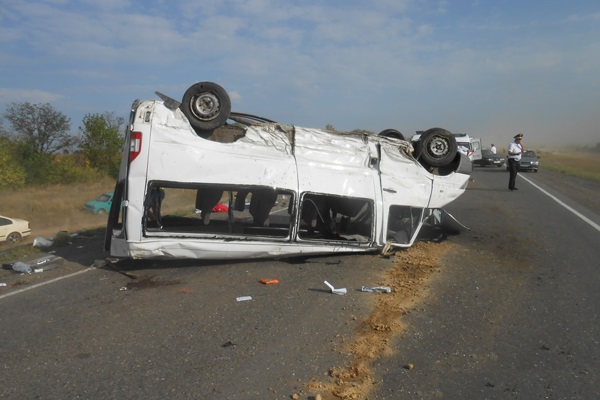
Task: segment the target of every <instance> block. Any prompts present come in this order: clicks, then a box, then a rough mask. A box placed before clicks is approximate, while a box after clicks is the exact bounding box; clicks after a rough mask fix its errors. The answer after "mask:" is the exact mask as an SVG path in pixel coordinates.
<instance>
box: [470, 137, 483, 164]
mask: <svg viewBox="0 0 600 400" xmlns="http://www.w3.org/2000/svg"><path fill="white" fill-rule="evenodd" d="M471 150H473V160H481V138H471Z"/></svg>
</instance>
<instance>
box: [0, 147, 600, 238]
mask: <svg viewBox="0 0 600 400" xmlns="http://www.w3.org/2000/svg"><path fill="white" fill-rule="evenodd" d="M541 165H542V168H547V169H549V170H553V171H556V172H560V173H563V174H567V175H571V176H577V177H580V178H584V179H588V180H593V181H596V182H600V154H592V153H575V152H572V153H554V152H543V153H541ZM114 184H115V182H114V180H112V179H109V178H104V179H100V180H98V181H96V182H92V183H86V184H77V185H50V186H45V187H31V188H25V189H21V190H18V191H16V190H10V189H3V190H2V191H0V215H6V216H8V217H13V218H22V219H26V220H28V221H29V222H30V224H31V228H32V233H31V237H30V238H28V239H27V241H26V243H27V242H31V241H32V240H33V238H35V237H37V236H43V237H49V236H54V235H55V234H56V233H57V232H58V231H61V230H64V231H68V232H77V231H80V230H84V229H89V228H97V227H103V226H105V225H106V215H93V214H90V213H87V212H84V211H83V205H84V203H85V202H87V201H90V200H93V199H95V198H97V197H98V196H99V195H100V194H101V193H103V192H107V191H112V190H113V188H114ZM180 192H181V193H180ZM189 193H191V192H190V191H187V192H186V191H183V190H180V191H178V190H176V189H170V192H169V193H168V195H167V196H168V198H169V199H171V201H168V202H166V203H167V204H165V206H166V208H165V211H167V212H169V211H170V212H172V211H174V210H176V209H178V208H179V207H184V205H189V204H192V205H193V197H190V196H191V195H190V194H189ZM223 201H225V199H223ZM187 209H189V210H190V211H191V208H190V207H189V206H188V207H187Z"/></svg>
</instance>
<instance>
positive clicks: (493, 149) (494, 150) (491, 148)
mask: <svg viewBox="0 0 600 400" xmlns="http://www.w3.org/2000/svg"><path fill="white" fill-rule="evenodd" d="M490 151H491V152H492V153H494V154H496V146H495V145H494V143H492V147H490Z"/></svg>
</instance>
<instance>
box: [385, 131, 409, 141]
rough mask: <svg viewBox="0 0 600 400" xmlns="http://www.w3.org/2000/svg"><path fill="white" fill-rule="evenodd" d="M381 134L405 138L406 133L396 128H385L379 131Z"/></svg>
mask: <svg viewBox="0 0 600 400" xmlns="http://www.w3.org/2000/svg"><path fill="white" fill-rule="evenodd" d="M379 136H385V137H389V138H395V139H400V140H405V139H404V135H403V134H402V133H400V131H397V130H395V129H385V130H383V131H381V132H379Z"/></svg>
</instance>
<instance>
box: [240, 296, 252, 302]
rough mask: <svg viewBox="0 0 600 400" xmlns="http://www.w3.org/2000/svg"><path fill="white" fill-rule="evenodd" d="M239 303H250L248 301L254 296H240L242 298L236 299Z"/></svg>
mask: <svg viewBox="0 0 600 400" xmlns="http://www.w3.org/2000/svg"><path fill="white" fill-rule="evenodd" d="M236 300H237V301H248V300H252V296H240V297H236Z"/></svg>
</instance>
